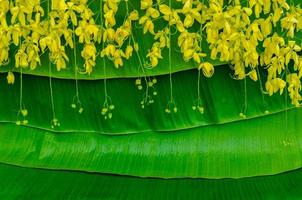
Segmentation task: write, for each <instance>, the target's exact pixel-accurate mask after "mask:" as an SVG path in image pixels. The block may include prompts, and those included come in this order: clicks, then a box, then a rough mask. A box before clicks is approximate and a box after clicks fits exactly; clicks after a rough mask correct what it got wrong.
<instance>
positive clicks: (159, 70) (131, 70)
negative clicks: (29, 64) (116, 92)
mask: <svg viewBox="0 0 302 200" xmlns="http://www.w3.org/2000/svg"><path fill="white" fill-rule="evenodd" d="M49 2H50V0H46V1H43V2H42V6H43V7H44V8H46V4H47V3H49ZM128 3H129V5H130V10H133V9H137V10H138V11H139V12H140V14H141V16H143V15H144V13H143V12H141V10H140V1H128ZM164 3H166V4H167V2H164ZM241 3H242V4H243V5H245V6H246V1H242V2H241ZM288 3H289V2H288ZM299 3H300V0H292V1H291V2H290V3H289V4H290V5H297V4H299ZM89 5H90V6H89V7H90V8H91V9H92V10H93V11H94V13H95V17H94V18H95V21H96V22H97V23H98V24H100V20H101V18H100V16H99V15H100V1H90V2H89ZM181 5H182V4H181V3H179V2H178V1H176V0H172V7H179V6H181ZM125 7H126V5H125V2H124V1H122V2H121V3H120V9H119V11H118V12H117V15H116V19H117V25H118V26H120V25H121V24H122V22H123V21H124V19H125V16H126V9H125ZM45 11H46V9H45ZM46 13H47V12H46ZM46 17H47V14H46V16H45V18H46ZM162 22H163V21H161V20H159V21H157V22H155V24H156V30H157V29H161V28H164V27H163V26H164V25H163V24H166V23H162ZM133 28H134V30H133V34H134V38H135V40H136V42H137V43H138V45H139V49H140V51H139V52H140V57H141V59H142V60H143V62H144V63H145V62H147V61H148V59H147V58H146V55H147V54H148V50H149V49H150V48H151V47H152V44H153V42H154V39H153V37H152V35H150V34H143V30H142V29H143V27H140V25H139V24H138V23H136V24H135V25H134V26H133ZM199 29H200V26H199V24H195V25H194V26H193V28H192V30H190V31H197V30H199ZM274 31H275V32H277V33H279V34H280V35H283V30H281V28H280V27H277V28H275V30H274ZM178 35H179V34H174V35H172V39H171V47H172V52H171V53H172V58H173V59H172V60H171V64H172V66H173V67H172V70H171V71H170V69H169V59H168V50H167V49H164V50H163V52H162V56H163V58H164V59H161V60H160V61H159V64H158V66H157V67H156V68H153V69H147V68H144V69H143V70H142V66H140V64H139V60H138V56H137V55H136V54H133V56H132V58H131V59H130V60H125V61H124V66H123V67H122V68H120V69H116V68H115V67H114V65H113V63H112V61H109V60H106V61H105V63H106V73H105V72H104V65H103V59H102V58H100V57H98V59H97V62H96V66H95V67H94V71H93V73H92V74H91V75H87V74H83V73H77V78H78V79H89V80H92V79H104V78H131V77H141V76H158V75H165V74H169V73H175V72H180V71H185V70H190V69H196V68H197V65H196V63H194V62H193V61H190V62H185V61H184V60H183V56H182V54H181V53H180V50H179V47H178V45H177V38H178ZM301 36H302V32H298V33H297V34H296V37H295V40H296V41H298V42H300V41H301V39H300V38H301ZM76 46H77V48H76V50H77V57H78V60H77V61H76V62H75V60H74V57H73V55H74V53H73V50H72V49H70V48H68V47H66V53H67V55H68V57H69V60H70V62H69V64H68V65H67V69H65V70H62V71H57V70H56V69H55V67H54V66H53V70H52V77H55V78H61V79H75V78H76V77H75V66H76V65H77V66H83V65H84V60H83V59H81V56H80V55H81V50H82V48H83V45H81V44H79V43H77V44H76ZM97 46H98V49H100V47H101V45H97ZM202 49H203V52H204V53H206V54H207V55H208V56H207V57H206V58H204V61H209V62H211V63H212V64H213V65H214V66H220V65H223V64H226V63H225V62H221V61H219V60H211V59H210V56H209V55H210V54H211V53H210V49H209V44H208V43H207V42H206V39H204V40H203V44H202ZM16 52H17V48H16V47H14V46H12V47H11V51H10V61H9V63H8V64H7V65H4V66H0V73H1V72H2V73H3V72H8V71H15V72H20V69H17V68H15V61H14V56H15V54H16ZM41 56H42V58H41V61H42V62H41V66H39V67H37V68H36V69H35V70H30V69H28V70H23V73H25V74H31V75H38V76H49V67H48V66H49V59H48V55H47V53H45V54H43V55H41Z"/></svg>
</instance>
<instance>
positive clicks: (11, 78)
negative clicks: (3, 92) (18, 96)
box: [6, 72, 15, 85]
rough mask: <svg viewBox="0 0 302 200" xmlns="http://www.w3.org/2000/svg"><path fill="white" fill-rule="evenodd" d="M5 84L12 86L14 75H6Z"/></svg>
mask: <svg viewBox="0 0 302 200" xmlns="http://www.w3.org/2000/svg"><path fill="white" fill-rule="evenodd" d="M6 79H7V83H8V84H10V85H13V84H14V83H15V75H14V74H13V73H12V72H8V73H7V77H6Z"/></svg>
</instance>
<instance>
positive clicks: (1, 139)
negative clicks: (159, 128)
mask: <svg viewBox="0 0 302 200" xmlns="http://www.w3.org/2000/svg"><path fill="white" fill-rule="evenodd" d="M301 118H302V109H293V110H290V111H288V112H282V113H279V114H275V115H270V116H267V117H260V118H255V119H250V120H244V121H239V122H233V123H228V124H224V125H216V126H206V127H200V128H194V129H187V130H181V131H173V132H166V133H161V132H144V133H140V134H133V135H123V136H108V135H99V134H87V133H80V132H76V133H73V134H56V133H53V132H47V131H43V130H41V129H35V128H28V127H22V126H16V125H13V124H10V123H1V124H0V162H2V163H7V164H13V165H18V166H24V167H34V168H47V169H60V170H62V169H64V170H78V171H89V172H100V173H109V174H122V175H132V176H139V177H161V178H183V177H191V178H211V179H216V178H217V179H218V178H242V177H250V176H261V175H272V174H277V173H281V172H285V171H289V170H293V169H297V168H300V167H301V166H302V134H301V133H302V125H301V123H300V121H301Z"/></svg>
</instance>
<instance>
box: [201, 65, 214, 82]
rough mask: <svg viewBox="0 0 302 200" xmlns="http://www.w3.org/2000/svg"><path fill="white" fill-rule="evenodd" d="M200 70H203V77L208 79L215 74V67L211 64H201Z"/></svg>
mask: <svg viewBox="0 0 302 200" xmlns="http://www.w3.org/2000/svg"><path fill="white" fill-rule="evenodd" d="M198 70H202V73H203V75H204V76H205V77H208V78H210V77H212V76H213V74H214V66H213V65H212V64H211V63H209V62H205V63H201V64H200V65H199V67H198Z"/></svg>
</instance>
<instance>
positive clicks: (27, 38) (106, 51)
mask: <svg viewBox="0 0 302 200" xmlns="http://www.w3.org/2000/svg"><path fill="white" fill-rule="evenodd" d="M171 2H172V3H171ZM171 2H169V3H168V2H167V1H161V0H140V5H139V7H138V8H137V10H136V9H133V8H132V7H131V6H132V5H131V4H129V5H130V7H129V6H128V0H123V1H122V0H103V1H100V4H101V5H100V8H99V9H95V8H91V7H90V3H89V2H88V0H51V1H47V2H42V1H40V0H15V1H9V0H0V38H1V41H0V65H7V64H8V63H9V62H11V59H10V53H11V46H12V45H13V46H16V47H18V49H17V50H16V53H15V55H14V56H15V59H14V61H15V65H14V67H15V68H22V69H27V68H28V69H29V70H35V69H36V68H38V67H42V66H40V65H41V60H40V56H41V54H43V53H45V52H47V53H48V54H49V60H50V61H51V63H53V64H54V65H55V66H56V69H57V70H58V71H61V70H65V69H67V68H68V67H67V66H68V64H67V63H68V62H69V60H71V59H70V55H68V53H66V50H67V49H74V48H75V46H76V45H79V46H80V47H81V48H82V49H81V53H80V55H81V57H82V59H83V60H84V65H83V68H82V69H81V68H80V69H79V70H80V72H83V73H86V74H88V75H89V74H91V73H93V70H94V68H95V67H104V66H96V63H97V60H98V59H100V58H101V59H106V60H109V61H111V62H112V63H113V65H114V67H115V68H121V67H123V66H124V65H125V61H126V60H130V59H132V57H133V55H138V56H141V55H142V53H145V58H146V59H141V58H140V60H142V62H143V66H144V67H145V68H146V69H152V68H155V67H162V65H161V63H162V60H163V59H166V57H165V56H164V55H165V53H166V52H167V51H169V52H173V53H174V50H175V49H176V51H179V52H180V53H181V54H182V57H183V60H184V61H185V62H192V64H193V63H194V65H195V66H196V68H197V69H199V70H201V71H202V72H203V74H204V76H206V77H211V76H212V75H213V74H214V66H213V64H212V61H213V60H219V61H220V62H223V63H229V65H230V66H231V68H232V69H233V70H234V73H233V78H235V79H238V80H242V79H245V78H250V79H252V80H253V81H259V79H261V77H259V75H261V74H262V73H258V71H259V70H265V71H266V72H265V74H267V76H266V77H265V79H266V81H265V89H266V90H267V92H268V94H269V95H273V94H274V93H276V92H280V93H282V92H283V91H284V90H285V89H287V90H288V92H289V94H290V98H291V100H292V102H293V104H294V105H299V102H300V101H301V97H300V96H299V92H300V90H301V86H300V78H301V76H302V58H301V55H300V53H301V45H300V44H299V43H298V42H297V39H296V35H297V33H298V32H300V31H301V30H302V9H301V8H300V7H299V6H295V5H293V4H291V3H289V1H286V0H251V1H248V2H242V1H239V0H229V1H223V0H209V1H205V2H204V1H200V0H173V1H171ZM43 3H45V4H47V6H46V7H47V12H46V10H44V8H45V6H42V5H41V4H43ZM123 11H124V12H123ZM125 11H126V12H125ZM119 12H121V13H124V15H123V16H122V18H121V15H120V14H119ZM45 13H46V14H45ZM125 13H126V14H125ZM138 26H141V27H140V28H141V33H142V34H143V35H148V37H152V38H153V40H152V41H153V42H152V45H151V46H149V47H146V48H148V50H147V51H141V49H142V48H140V47H139V44H138V43H137V42H135V40H136V38H135V37H136V36H137V34H136V32H138V31H137V30H136V29H137V27H138ZM171 40H176V41H177V42H176V43H175V44H176V45H177V47H176V46H173V47H172V46H171V45H170V44H174V43H172V42H173V41H171ZM172 48H173V49H172ZM177 48H178V49H177ZM169 62H171V61H169ZM105 63H106V62H105ZM8 77H10V78H8V83H10V84H12V83H13V82H14V81H13V78H11V77H12V73H11V72H10V73H9V75H8ZM263 78H264V77H262V79H263Z"/></svg>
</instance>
